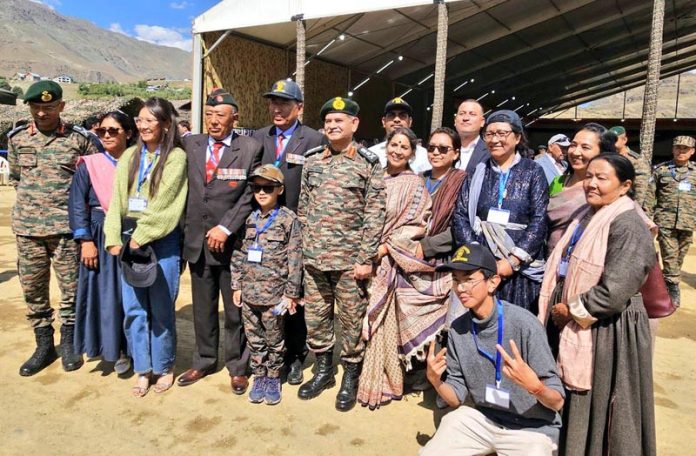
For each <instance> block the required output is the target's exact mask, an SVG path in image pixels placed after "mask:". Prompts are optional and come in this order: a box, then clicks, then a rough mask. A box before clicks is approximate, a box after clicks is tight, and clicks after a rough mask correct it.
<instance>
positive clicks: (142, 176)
mask: <svg viewBox="0 0 696 456" xmlns="http://www.w3.org/2000/svg"><path fill="white" fill-rule="evenodd" d="M146 154H147V147H145V146H143V150H142V152H141V153H140V169H139V170H138V195H140V189H141V188H142V187H143V184H144V183H145V181H146V180H147V178H148V177H149V176H150V171H152V167H153V166H154V164H155V162H156V161H157V157H159V154H160V150H159V147H158V148H157V150H156V151H155V158H153V159H152V161H151V162H150V163H149V164H148V165H147V169H145V158H146Z"/></svg>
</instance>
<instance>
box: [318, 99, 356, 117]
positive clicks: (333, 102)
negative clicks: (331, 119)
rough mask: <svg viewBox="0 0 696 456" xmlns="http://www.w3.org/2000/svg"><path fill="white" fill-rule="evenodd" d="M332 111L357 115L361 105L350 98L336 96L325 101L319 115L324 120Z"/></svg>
mask: <svg viewBox="0 0 696 456" xmlns="http://www.w3.org/2000/svg"><path fill="white" fill-rule="evenodd" d="M332 112H338V113H342V114H348V115H349V116H353V117H355V116H357V115H358V113H359V112H360V106H359V105H358V103H356V102H355V101H353V100H351V99H350V98H343V97H334V98H331V99H330V100H329V101H327V102H326V103H324V106H322V107H321V111H320V113H319V115H320V116H321V118H322V120H323V119H324V118H325V117H326V115H327V114H329V113H332Z"/></svg>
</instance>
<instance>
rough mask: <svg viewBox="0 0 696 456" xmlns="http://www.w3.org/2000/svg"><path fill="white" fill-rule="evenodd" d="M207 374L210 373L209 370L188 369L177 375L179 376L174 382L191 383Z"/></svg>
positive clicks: (179, 383) (182, 384)
mask: <svg viewBox="0 0 696 456" xmlns="http://www.w3.org/2000/svg"><path fill="white" fill-rule="evenodd" d="M208 374H210V371H206V370H198V369H189V370H187V371H186V372H184V373H183V374H181V375H180V376H179V378H178V379H177V380H176V383H177V385H179V386H188V385H193V384H194V383H196V382H197V381H198V380H200V379H202V378H203V377H205V376H207V375H208Z"/></svg>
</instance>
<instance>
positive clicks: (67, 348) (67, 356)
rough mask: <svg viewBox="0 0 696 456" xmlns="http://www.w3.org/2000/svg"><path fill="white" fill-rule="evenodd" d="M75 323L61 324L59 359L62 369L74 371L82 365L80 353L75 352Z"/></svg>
mask: <svg viewBox="0 0 696 456" xmlns="http://www.w3.org/2000/svg"><path fill="white" fill-rule="evenodd" d="M74 340H75V325H61V327H60V360H61V362H62V363H63V370H64V371H66V372H70V371H74V370H77V369H79V368H80V367H82V355H80V354H77V353H75V345H74V342H73V341H74Z"/></svg>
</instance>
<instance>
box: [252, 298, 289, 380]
mask: <svg viewBox="0 0 696 456" xmlns="http://www.w3.org/2000/svg"><path fill="white" fill-rule="evenodd" d="M283 319H284V316H283V315H273V306H251V305H249V304H246V303H244V304H243V305H242V322H243V323H244V333H245V334H246V339H247V346H248V347H249V354H250V355H251V356H250V360H249V367H250V368H251V372H252V373H253V374H254V375H255V376H257V377H262V376H268V377H280V372H281V371H282V370H283V357H284V356H285V338H284V334H283V327H284V326H283Z"/></svg>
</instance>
